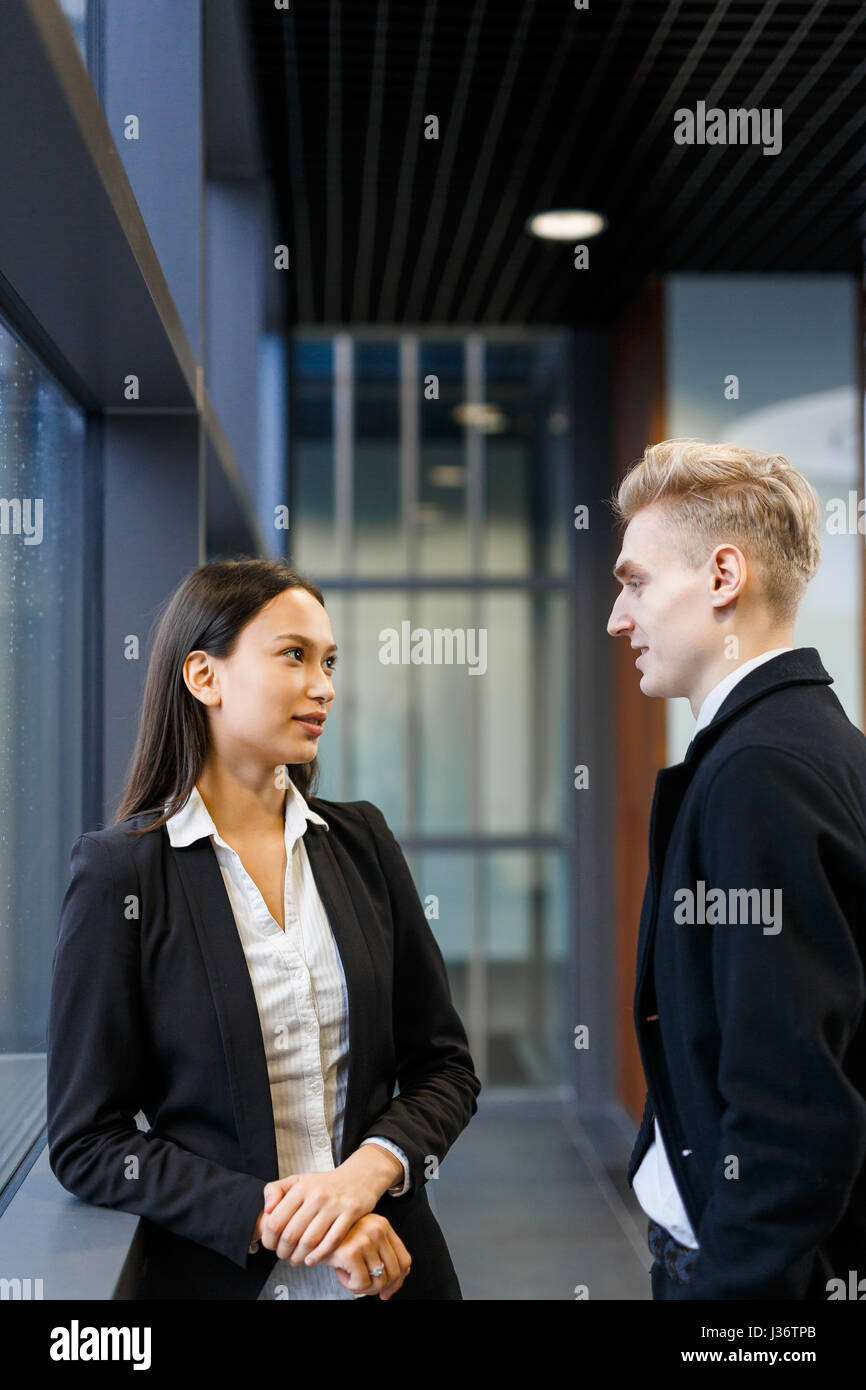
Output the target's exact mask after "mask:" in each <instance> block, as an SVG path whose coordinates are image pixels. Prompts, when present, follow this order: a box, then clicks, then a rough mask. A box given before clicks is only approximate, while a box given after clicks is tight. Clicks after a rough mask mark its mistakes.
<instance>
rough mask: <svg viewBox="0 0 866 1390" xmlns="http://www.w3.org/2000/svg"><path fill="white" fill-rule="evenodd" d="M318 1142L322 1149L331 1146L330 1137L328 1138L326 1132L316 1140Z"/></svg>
mask: <svg viewBox="0 0 866 1390" xmlns="http://www.w3.org/2000/svg"><path fill="white" fill-rule="evenodd" d="M316 1144H317V1146H318V1147H319V1148H320V1149H329V1148H330V1147H331V1141H330V1139H328V1138H326V1136H325V1135H324V1134H323V1135H322V1137H321V1138H320V1139H317V1140H316Z"/></svg>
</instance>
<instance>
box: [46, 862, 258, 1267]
mask: <svg viewBox="0 0 866 1390" xmlns="http://www.w3.org/2000/svg"><path fill="white" fill-rule="evenodd" d="M70 867H71V879H70V882H69V885H68V887H67V889H66V894H65V896H64V899H63V903H62V906H61V912H60V927H59V932H58V939H57V945H56V948H55V951H54V959H53V963H52V978H51V994H50V1003H49V1015H48V1034H47V1054H48V1055H47V1092H48V1094H47V1100H48V1128H47V1134H48V1154H49V1163H50V1166H51V1170H52V1172H53V1173H54V1174H55V1175H56V1177H57V1178H58V1180H59V1181H60V1182H61V1183H62V1185H63V1186H64V1187H65V1188H66V1189H67V1191H69V1192H72V1193H74V1195H75V1196H76V1197H79V1198H81V1200H82V1201H85V1202H90V1203H93V1204H94V1205H96V1206H104V1207H116V1208H118V1209H119V1210H121V1211H128V1212H132V1213H134V1214H136V1215H139V1216H144V1217H148V1218H149V1219H150V1220H151V1221H154V1222H156V1223H157V1224H159V1225H160V1226H164V1227H166V1228H167V1229H168V1230H170V1231H173V1232H175V1233H176V1234H177V1235H181V1236H186V1237H187V1238H188V1239H190V1240H194V1241H197V1242H198V1243H199V1244H201V1245H204V1246H208V1247H210V1248H211V1249H212V1250H215V1251H217V1252H218V1253H219V1254H221V1255H224V1256H226V1257H227V1258H228V1259H230V1260H232V1261H233V1262H234V1263H235V1264H238V1265H241V1266H242V1267H246V1263H247V1255H248V1253H249V1245H250V1238H251V1236H252V1233H253V1230H254V1228H255V1222H256V1217H257V1215H258V1213H259V1211H260V1210H261V1208H262V1205H263V1200H264V1199H263V1186H264V1185H263V1183H262V1182H261V1181H260V1180H259V1179H258V1178H257V1177H255V1176H253V1175H251V1174H247V1173H238V1172H234V1171H232V1170H231V1169H229V1168H224V1167H223V1166H222V1165H221V1164H219V1163H214V1162H212V1161H211V1160H210V1159H207V1158H203V1157H200V1156H199V1155H197V1154H194V1153H190V1152H189V1151H188V1150H186V1149H184V1148H182V1147H181V1146H180V1145H178V1144H175V1143H172V1142H171V1141H169V1140H166V1139H162V1138H158V1137H155V1136H153V1135H150V1134H148V1133H147V1132H145V1131H142V1130H140V1129H139V1128H138V1127H137V1125H136V1123H135V1116H136V1114H138V1112H139V1110H142V1109H144V1107H145V1104H146V1096H147V1094H148V1089H149V1088H148V1085H147V1071H148V1049H147V1037H148V1021H147V1018H146V1015H145V1010H144V1007H143V1001H142V996H141V989H140V966H139V921H138V912H137V910H136V906H135V904H136V903H137V904H138V905H140V903H141V898H140V895H139V889H138V881H137V879H136V881H135V883H134V884H124V885H122V886H121V885H119V884H118V882H117V880H116V878H115V875H114V871H113V864H112V856H111V854H110V851H109V849H108V847H107V846H106V845H104V844H102V843H100V842H99V841H98V840H96V839H92V838H89V837H88V836H87V835H82V836H80V837H79V838H78V840H76V842H75V844H74V845H73V846H72V851H71V854H70Z"/></svg>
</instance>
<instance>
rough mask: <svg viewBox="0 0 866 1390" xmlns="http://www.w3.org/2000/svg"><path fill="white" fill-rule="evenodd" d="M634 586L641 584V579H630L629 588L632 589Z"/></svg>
mask: <svg viewBox="0 0 866 1390" xmlns="http://www.w3.org/2000/svg"><path fill="white" fill-rule="evenodd" d="M634 584H640V580H639V579H630V580H629V581H628V587H629V588H632V586H633V585H634Z"/></svg>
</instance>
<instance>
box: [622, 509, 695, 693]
mask: <svg viewBox="0 0 866 1390" xmlns="http://www.w3.org/2000/svg"><path fill="white" fill-rule="evenodd" d="M615 572H616V574H617V578H619V580H620V583H621V584H622V586H623V587H622V590H621V592H620V594H619V597H618V598H617V600H616V602H615V604H614V605H613V609H612V611H611V615H610V618H609V620H608V624H607V630H608V632H609V633H610V635H611V637H617V636H624V637H628V639H629V642H630V644H631V645H632V646H633V647H634V648H635V649H636V650H635V652H634V655H635V658H636V665H637V669H638V670H639V671H640V673H641V681H640V688H641V690H642V691H643V693H644V695H659V696H667V697H676V696H685V697H686V698H689V697H690V696H691V694H692V691H693V690H694V689H695V688H696V687H697V685H698V683H699V682H700V680H701V677H702V673H703V671H704V670H705V668H706V666H707V664H708V662H711V661H712V660H714V659H715V658H717V657H718V650H719V640H720V639H719V631H718V628H717V621H718V616H719V614H718V609H717V608H714V607H713V606H712V604H711V597H712V592H713V581H712V576H711V572H710V566H709V563H708V564H706V565H702V566H700V567H699V568H698V569H695V570H692V569H689V568H688V567H687V565H686V563H685V561H684V559H683V558H682V556H681V554H680V550H679V544H678V540H677V533H676V532H675V531H674V530H673V528H671V527H669V525H668V524H667V522H666V521H665V515H664V510H663V508H661V507H659V506H658V505H654V506H651V507H644V508H643V510H642V511H640V512H638V513H637V514H636V515H635V516H634V517H633V518H632V520H631V521H630V522H629V524H628V526H627V527H626V531H625V535H624V536H623V539H622V549H621V550H620V553H619V557H618V559H617V562H616V567H615ZM644 647H645V648H647V650H646V651H645V652H644V653H643V654H641V651H640V650H639V649H640V648H644Z"/></svg>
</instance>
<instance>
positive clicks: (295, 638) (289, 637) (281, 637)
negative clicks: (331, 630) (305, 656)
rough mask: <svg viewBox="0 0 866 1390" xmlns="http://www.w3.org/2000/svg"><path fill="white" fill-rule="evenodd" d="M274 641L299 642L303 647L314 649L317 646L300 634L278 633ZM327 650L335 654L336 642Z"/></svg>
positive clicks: (309, 638) (310, 639)
mask: <svg viewBox="0 0 866 1390" xmlns="http://www.w3.org/2000/svg"><path fill="white" fill-rule="evenodd" d="M272 640H273V641H274V642H299V643H300V644H301V646H302V647H314V646H315V645H316V644H315V642H314V641H313V640H312V638H311V637H302V636H301V634H300V633H299V632H278V633H277V635H276V636H275V637H274V638H273V639H272ZM325 650H326V651H328V652H335V651H336V650H337V644H336V642H332V643H331V645H330V646H329V647H326V648H325Z"/></svg>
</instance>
